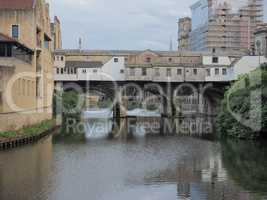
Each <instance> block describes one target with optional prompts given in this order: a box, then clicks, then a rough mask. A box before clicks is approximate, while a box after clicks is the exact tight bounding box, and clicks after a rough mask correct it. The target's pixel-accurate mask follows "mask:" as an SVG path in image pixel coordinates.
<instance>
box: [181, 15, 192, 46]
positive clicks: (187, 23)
mask: <svg viewBox="0 0 267 200" xmlns="http://www.w3.org/2000/svg"><path fill="white" fill-rule="evenodd" d="M178 27H179V28H178V44H179V46H178V49H179V50H180V51H184V50H185V51H188V50H189V34H190V32H191V27H192V23H191V18H189V17H185V18H181V19H179V22H178Z"/></svg>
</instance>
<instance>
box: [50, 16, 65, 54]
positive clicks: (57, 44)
mask: <svg viewBox="0 0 267 200" xmlns="http://www.w3.org/2000/svg"><path fill="white" fill-rule="evenodd" d="M51 32H52V33H51V36H52V38H53V46H52V48H53V50H56V49H62V38H61V25H60V20H59V18H58V17H57V16H55V17H54V22H53V23H51Z"/></svg>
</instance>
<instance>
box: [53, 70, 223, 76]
mask: <svg viewBox="0 0 267 200" xmlns="http://www.w3.org/2000/svg"><path fill="white" fill-rule="evenodd" d="M56 70H57V74H77V68H57V69H56ZM141 70H142V72H141V74H142V76H147V68H141ZM97 72H98V70H97V69H93V73H97ZM186 72H189V70H187V71H186ZM198 72H199V71H198V69H193V75H198ZM82 73H84V74H85V73H87V69H83V70H82ZM120 73H121V74H123V73H124V70H123V69H121V70H120ZM214 73H215V75H220V68H215V69H214ZM129 74H130V76H135V74H136V69H135V68H130V73H129ZM176 74H177V75H182V74H183V69H181V68H179V69H177V71H176ZM206 75H207V76H211V69H206ZM222 75H227V69H226V68H223V69H222ZM155 76H160V69H159V68H155ZM166 76H167V77H171V76H172V69H171V68H167V69H166Z"/></svg>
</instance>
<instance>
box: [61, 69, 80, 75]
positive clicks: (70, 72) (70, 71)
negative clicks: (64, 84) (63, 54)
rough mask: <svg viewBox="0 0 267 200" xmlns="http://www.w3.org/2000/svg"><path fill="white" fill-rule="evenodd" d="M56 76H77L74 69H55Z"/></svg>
mask: <svg viewBox="0 0 267 200" xmlns="http://www.w3.org/2000/svg"><path fill="white" fill-rule="evenodd" d="M57 74H77V69H76V68H57Z"/></svg>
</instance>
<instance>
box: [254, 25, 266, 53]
mask: <svg viewBox="0 0 267 200" xmlns="http://www.w3.org/2000/svg"><path fill="white" fill-rule="evenodd" d="M254 34H255V47H256V48H255V50H256V51H255V52H256V55H263V56H265V57H266V58H267V24H266V23H264V24H262V25H260V26H258V27H257V29H256V31H255V33H254Z"/></svg>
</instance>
